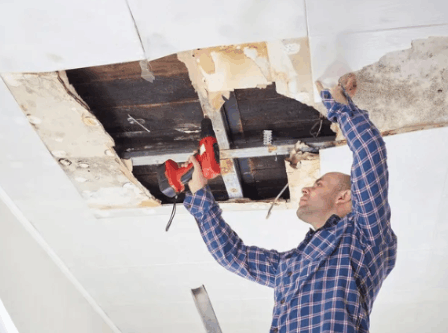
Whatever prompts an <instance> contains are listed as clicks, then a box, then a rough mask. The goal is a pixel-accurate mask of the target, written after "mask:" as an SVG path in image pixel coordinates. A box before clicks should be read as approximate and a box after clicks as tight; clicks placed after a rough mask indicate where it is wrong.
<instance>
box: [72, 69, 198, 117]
mask: <svg viewBox="0 0 448 333" xmlns="http://www.w3.org/2000/svg"><path fill="white" fill-rule="evenodd" d="M75 89H76V91H77V92H78V94H79V95H80V96H81V98H82V99H83V100H84V101H85V102H86V103H87V104H88V105H89V106H90V108H91V109H92V110H96V109H105V108H106V109H107V108H113V107H117V106H133V105H141V104H157V103H170V102H178V101H183V100H193V99H197V94H196V92H195V90H194V88H193V86H192V85H191V81H190V79H189V78H188V74H183V75H179V76H176V77H163V76H162V77H159V78H157V77H156V79H155V80H154V82H152V83H151V82H148V81H146V80H144V79H142V78H125V79H122V80H113V81H95V82H91V83H88V84H78V85H75Z"/></svg>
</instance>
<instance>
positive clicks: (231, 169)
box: [198, 94, 243, 199]
mask: <svg viewBox="0 0 448 333" xmlns="http://www.w3.org/2000/svg"><path fill="white" fill-rule="evenodd" d="M198 96H199V102H200V103H201V106H202V111H203V112H204V115H205V116H207V117H209V118H210V119H211V121H212V124H213V129H214V130H215V134H216V140H217V141H218V145H219V149H220V150H227V149H229V148H230V144H229V139H228V138H227V133H226V127H225V124H224V119H223V117H222V114H221V110H216V109H215V108H214V107H213V106H212V105H211V103H210V101H209V100H208V99H206V98H204V97H202V95H201V94H198ZM236 170H237V168H236V165H235V161H234V160H233V159H223V160H221V175H222V178H223V180H224V185H225V186H226V190H227V193H228V195H229V199H236V198H242V197H243V189H242V187H241V180H240V178H239V176H238V173H237V171H236Z"/></svg>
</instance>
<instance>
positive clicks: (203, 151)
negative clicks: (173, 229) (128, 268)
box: [157, 118, 221, 229]
mask: <svg viewBox="0 0 448 333" xmlns="http://www.w3.org/2000/svg"><path fill="white" fill-rule="evenodd" d="M194 157H195V158H196V159H197V160H198V162H199V164H200V165H201V168H202V174H203V175H204V177H205V178H207V179H212V178H214V177H216V176H217V175H219V174H220V173H221V167H220V166H219V146H218V142H217V141H216V135H215V131H213V126H212V121H211V120H210V119H209V118H204V119H202V122H201V140H200V141H199V153H198V154H195V155H194ZM193 171H194V168H193V163H189V164H188V165H187V166H186V167H179V165H178V164H177V163H176V162H174V161H173V160H167V161H166V162H165V163H163V164H161V165H159V166H158V167H157V180H158V182H159V188H160V191H161V192H162V193H163V194H165V195H166V196H167V197H170V198H173V197H175V196H177V195H178V194H179V193H181V192H183V191H184V190H185V184H187V183H188V182H189V181H190V180H191V178H192V176H193ZM168 227H169V226H168ZM168 227H167V229H168Z"/></svg>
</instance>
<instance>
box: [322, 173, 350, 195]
mask: <svg viewBox="0 0 448 333" xmlns="http://www.w3.org/2000/svg"><path fill="white" fill-rule="evenodd" d="M327 175H331V176H332V177H335V179H336V180H337V182H338V185H337V186H336V190H337V191H348V190H350V189H351V187H352V182H351V180H350V176H349V175H346V174H345V173H341V172H329V173H327Z"/></svg>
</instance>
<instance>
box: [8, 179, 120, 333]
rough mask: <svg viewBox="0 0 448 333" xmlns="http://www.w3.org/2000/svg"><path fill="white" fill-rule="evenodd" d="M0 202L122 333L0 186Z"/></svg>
mask: <svg viewBox="0 0 448 333" xmlns="http://www.w3.org/2000/svg"><path fill="white" fill-rule="evenodd" d="M0 200H2V201H3V202H4V203H5V204H6V206H7V207H8V208H9V210H10V211H11V213H12V214H13V215H14V216H15V217H16V218H17V220H19V222H20V224H21V225H22V226H23V227H24V229H25V230H26V231H27V232H28V233H29V234H30V236H31V237H32V238H33V239H34V240H35V241H36V243H37V244H38V245H39V246H40V247H41V248H42V250H43V251H44V252H45V253H46V254H47V255H48V256H49V257H50V260H52V261H53V263H54V264H55V265H56V266H57V267H58V268H59V269H60V271H61V273H62V274H63V275H64V276H65V277H66V278H67V280H69V281H70V282H71V283H72V285H73V286H74V287H75V289H76V290H77V291H78V292H79V293H80V294H81V295H82V296H83V297H84V299H85V300H86V301H87V303H88V304H89V305H90V306H91V307H92V308H93V310H94V311H95V312H96V313H97V314H98V315H99V316H100V317H101V319H103V320H104V322H105V323H106V324H107V325H108V326H109V327H110V329H111V330H112V331H113V332H115V333H122V332H121V330H119V329H118V327H117V326H116V325H115V324H114V323H113V321H112V320H111V319H110V318H109V317H108V316H107V314H106V313H105V312H104V311H103V309H102V308H101V307H100V306H99V304H98V303H97V302H96V301H95V300H94V298H93V297H92V296H91V295H90V294H89V292H87V290H86V289H85V288H84V287H83V285H82V284H81V283H80V282H79V281H78V279H77V278H76V277H75V276H74V275H73V273H72V272H71V271H70V269H69V268H68V267H67V265H66V264H65V263H64V262H63V261H62V259H61V258H60V257H59V256H58V255H57V254H56V252H55V251H54V250H53V249H52V248H51V247H50V245H49V244H48V243H47V242H46V240H45V239H44V238H43V236H42V235H41V233H40V232H39V231H38V230H37V229H36V228H35V226H34V225H33V224H32V223H31V222H30V221H29V220H28V219H27V218H26V216H25V215H24V213H23V212H22V211H21V210H20V209H19V208H18V207H17V205H16V204H15V203H14V201H13V200H12V199H11V198H10V197H9V195H8V194H7V193H6V192H5V190H4V189H3V188H2V187H1V186H0Z"/></svg>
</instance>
